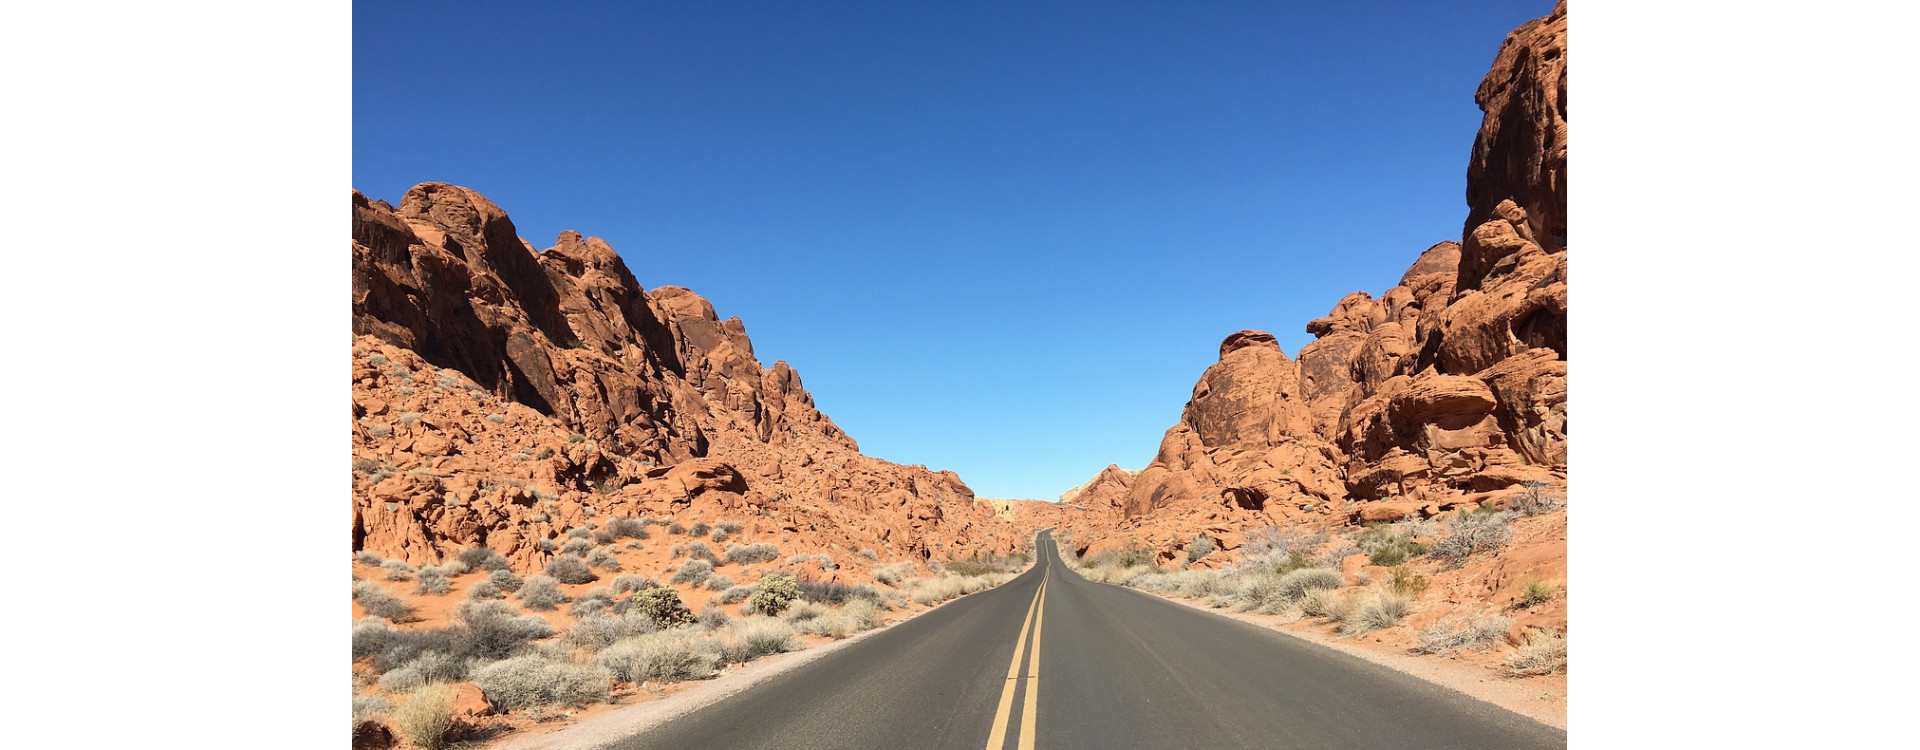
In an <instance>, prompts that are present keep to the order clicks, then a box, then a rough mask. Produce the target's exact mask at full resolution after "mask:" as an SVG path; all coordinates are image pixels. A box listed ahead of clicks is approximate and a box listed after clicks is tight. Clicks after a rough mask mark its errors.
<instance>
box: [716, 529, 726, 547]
mask: <svg viewBox="0 0 1920 750" xmlns="http://www.w3.org/2000/svg"><path fill="white" fill-rule="evenodd" d="M726 540H727V530H726V529H714V530H713V542H714V543H715V544H719V543H720V542H724V541H726Z"/></svg>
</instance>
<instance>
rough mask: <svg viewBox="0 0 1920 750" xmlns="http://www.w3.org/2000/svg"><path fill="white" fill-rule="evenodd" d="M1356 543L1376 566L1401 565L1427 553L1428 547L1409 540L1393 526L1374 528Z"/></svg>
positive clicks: (1365, 532) (1361, 536) (1367, 531)
mask: <svg viewBox="0 0 1920 750" xmlns="http://www.w3.org/2000/svg"><path fill="white" fill-rule="evenodd" d="M1354 543H1355V544H1357V545H1359V547H1360V551H1361V552H1363V553H1365V554H1366V556H1367V560H1368V561H1369V562H1372V563H1373V564H1375V565H1387V566H1393V565H1399V564H1401V563H1404V562H1406V561H1408V560H1411V559H1413V558H1416V557H1419V556H1421V555H1424V554H1426V553H1427V546H1426V545H1424V544H1419V543H1417V542H1414V541H1413V540H1412V539H1408V538H1407V537H1406V536H1405V535H1403V534H1401V533H1400V530H1399V529H1396V528H1394V527H1392V526H1374V527H1372V528H1369V529H1367V530H1366V531H1363V532H1360V538H1359V539H1356V540H1354Z"/></svg>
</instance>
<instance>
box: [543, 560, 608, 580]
mask: <svg viewBox="0 0 1920 750" xmlns="http://www.w3.org/2000/svg"><path fill="white" fill-rule="evenodd" d="M542 572H544V573H546V574H547V575H548V576H551V577H552V578H553V580H556V581H559V582H561V583H593V582H594V581H598V580H600V576H597V575H594V574H593V571H592V570H589V569H588V568H587V561H585V560H582V559H580V558H578V557H574V556H573V555H561V556H559V557H556V558H553V559H552V560H549V561H548V562H547V567H546V570H544V571H542Z"/></svg>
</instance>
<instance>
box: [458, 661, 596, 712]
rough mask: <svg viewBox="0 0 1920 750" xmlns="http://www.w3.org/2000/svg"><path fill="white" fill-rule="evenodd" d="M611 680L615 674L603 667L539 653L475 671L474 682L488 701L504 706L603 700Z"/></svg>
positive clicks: (581, 704) (579, 703)
mask: <svg viewBox="0 0 1920 750" xmlns="http://www.w3.org/2000/svg"><path fill="white" fill-rule="evenodd" d="M612 683H613V673H611V672H609V671H607V669H606V668H604V667H599V666H587V665H581V664H574V663H572V662H569V661H562V660H560V659H556V658H553V657H550V656H542V655H539V654H528V655H525V656H516V657H514V658H511V659H506V660H504V661H498V662H494V663H492V664H488V665H486V666H484V667H481V668H479V669H476V670H474V672H473V684H474V685H475V686H477V687H479V688H480V692H481V693H482V694H483V695H485V696H486V698H487V702H488V703H491V704H493V705H494V706H496V707H498V708H501V709H514V708H521V707H526V706H548V705H567V706H584V705H587V704H589V703H603V702H605V701H606V700H607V691H608V689H609V688H610V687H612Z"/></svg>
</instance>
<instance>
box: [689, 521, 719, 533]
mask: <svg viewBox="0 0 1920 750" xmlns="http://www.w3.org/2000/svg"><path fill="white" fill-rule="evenodd" d="M711 530H713V527H712V526H708V525H707V524H706V522H705V521H702V522H700V523H696V524H694V525H693V528H691V529H688V530H687V533H688V534H692V535H694V536H706V535H707V532H708V531H711Z"/></svg>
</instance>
